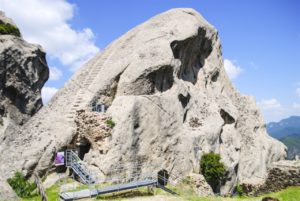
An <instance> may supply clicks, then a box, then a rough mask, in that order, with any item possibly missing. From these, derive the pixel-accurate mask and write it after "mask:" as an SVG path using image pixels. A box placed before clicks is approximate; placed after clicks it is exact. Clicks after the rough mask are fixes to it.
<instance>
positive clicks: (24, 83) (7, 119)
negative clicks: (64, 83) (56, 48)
mask: <svg viewBox="0 0 300 201" xmlns="http://www.w3.org/2000/svg"><path fill="white" fill-rule="evenodd" d="M1 23H9V24H12V25H14V23H13V22H12V21H11V20H10V19H8V18H5V16H4V13H3V12H0V24H1ZM14 26H15V25H14ZM48 75H49V70H48V66H47V63H46V60H45V53H44V51H43V50H42V48H41V47H40V46H38V45H33V44H30V43H27V42H26V41H24V40H23V39H22V38H20V37H16V36H13V35H1V34H0V80H1V82H0V142H2V141H3V140H4V139H5V138H6V137H7V135H6V133H8V134H9V133H10V132H13V131H11V130H13V129H14V128H15V127H16V126H19V125H23V124H24V123H25V122H26V121H27V120H28V119H29V118H30V117H31V116H32V115H34V114H35V113H36V112H37V111H38V110H39V109H40V108H41V107H42V105H43V104H42V99H41V88H42V87H43V85H44V83H45V82H46V81H47V79H48Z"/></svg>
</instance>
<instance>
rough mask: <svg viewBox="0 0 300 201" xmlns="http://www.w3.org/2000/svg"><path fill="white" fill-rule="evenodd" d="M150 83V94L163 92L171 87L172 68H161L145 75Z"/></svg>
mask: <svg viewBox="0 0 300 201" xmlns="http://www.w3.org/2000/svg"><path fill="white" fill-rule="evenodd" d="M147 79H148V80H149V81H150V83H151V90H150V91H151V93H152V94H153V93H155V92H157V91H158V92H164V91H166V90H168V89H170V88H171V87H172V86H173V83H174V78H173V68H172V67H171V66H162V67H160V68H159V69H157V70H155V71H152V72H151V73H149V74H148V75H147Z"/></svg>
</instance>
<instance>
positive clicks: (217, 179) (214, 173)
mask: <svg viewBox="0 0 300 201" xmlns="http://www.w3.org/2000/svg"><path fill="white" fill-rule="evenodd" d="M220 160H221V157H220V154H215V153H208V154H203V156H202V157H201V161H200V168H201V173H202V174H203V176H204V178H205V180H206V181H207V183H208V184H209V185H210V186H211V187H212V189H213V191H214V192H218V191H219V190H218V188H219V187H220V184H221V183H223V182H224V181H225V180H226V168H225V165H224V164H223V163H222V162H221V161H220Z"/></svg>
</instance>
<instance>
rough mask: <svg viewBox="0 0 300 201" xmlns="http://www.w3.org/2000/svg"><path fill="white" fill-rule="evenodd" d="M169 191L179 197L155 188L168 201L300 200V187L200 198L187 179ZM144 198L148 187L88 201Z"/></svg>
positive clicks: (53, 198)
mask: <svg viewBox="0 0 300 201" xmlns="http://www.w3.org/2000/svg"><path fill="white" fill-rule="evenodd" d="M109 185H112V184H109V183H105V184H101V185H97V186H96V187H97V188H101V187H105V186H109ZM167 187H168V188H169V189H171V190H173V191H175V192H176V193H178V194H179V196H173V195H171V194H169V193H167V192H165V191H163V190H161V189H159V188H154V195H160V196H164V197H166V198H168V200H172V199H173V198H174V200H178V201H261V200H262V198H263V197H267V196H269V197H274V198H277V199H279V200H280V201H299V198H300V186H297V187H289V188H287V189H284V190H282V191H279V192H276V193H268V194H264V195H260V196H258V197H248V196H234V197H226V198H225V197H221V196H211V197H198V196H197V195H196V193H195V192H194V190H193V187H192V182H191V181H190V179H189V178H187V179H185V180H184V181H183V182H182V183H179V184H178V185H177V186H176V187H172V186H167ZM84 188H85V189H88V188H89V187H88V186H87V185H83V184H82V185H80V186H78V188H77V189H78V190H80V189H84ZM59 192H60V188H59V185H58V184H55V185H53V186H51V187H50V188H48V189H46V193H47V196H48V200H49V201H57V200H58V198H59V195H58V194H59ZM143 197H150V198H151V197H152V194H151V193H149V192H148V189H147V187H142V188H139V189H133V190H127V191H121V192H116V193H111V194H106V195H101V196H100V195H99V196H97V197H95V198H91V199H86V201H87V200H124V199H126V200H127V199H130V198H137V199H138V198H141V200H142V198H143ZM40 200H41V198H40V196H38V195H35V196H34V197H30V198H23V199H22V201H40Z"/></svg>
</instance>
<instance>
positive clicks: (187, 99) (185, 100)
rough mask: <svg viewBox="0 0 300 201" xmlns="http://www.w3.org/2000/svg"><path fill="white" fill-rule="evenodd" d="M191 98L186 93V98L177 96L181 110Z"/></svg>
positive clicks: (180, 95)
mask: <svg viewBox="0 0 300 201" xmlns="http://www.w3.org/2000/svg"><path fill="white" fill-rule="evenodd" d="M190 98H191V95H190V94H189V93H188V94H187V95H186V96H184V95H182V94H179V95H178V100H179V101H180V103H181V105H182V107H183V108H185V107H186V106H187V104H188V103H189V101H190Z"/></svg>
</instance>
